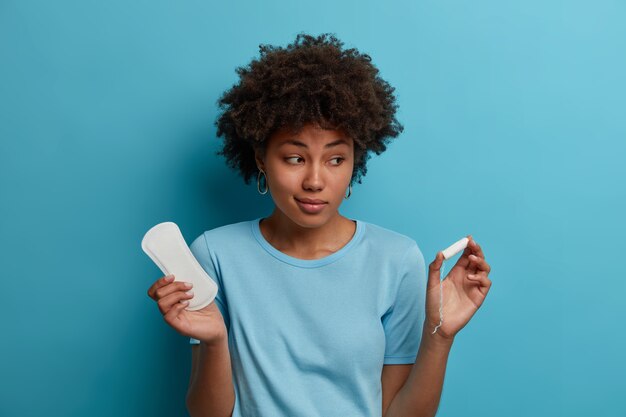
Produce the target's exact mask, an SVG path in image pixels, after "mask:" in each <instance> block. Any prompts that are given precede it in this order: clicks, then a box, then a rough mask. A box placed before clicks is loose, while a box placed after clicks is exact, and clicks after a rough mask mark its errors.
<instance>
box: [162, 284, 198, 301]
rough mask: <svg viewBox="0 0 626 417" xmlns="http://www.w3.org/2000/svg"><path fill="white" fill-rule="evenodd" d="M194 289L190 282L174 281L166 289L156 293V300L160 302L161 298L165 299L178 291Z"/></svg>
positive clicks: (163, 288)
mask: <svg viewBox="0 0 626 417" xmlns="http://www.w3.org/2000/svg"><path fill="white" fill-rule="evenodd" d="M192 287H193V284H192V283H190V282H184V281H174V282H172V283H170V284H168V285H165V286H164V287H161V288H158V289H157V290H156V291H155V300H157V301H158V300H160V299H161V298H165V297H167V296H168V295H170V294H173V293H175V292H176V291H188V290H190V289H191V288H192Z"/></svg>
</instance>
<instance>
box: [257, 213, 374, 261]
mask: <svg viewBox="0 0 626 417" xmlns="http://www.w3.org/2000/svg"><path fill="white" fill-rule="evenodd" d="M261 219H262V217H258V218H256V219H254V220H252V221H251V222H250V224H251V226H252V234H253V235H254V237H255V238H256V240H257V241H258V242H259V244H260V245H261V246H262V247H263V249H265V250H266V251H267V252H268V253H269V254H270V255H272V256H274V257H275V258H277V259H278V260H280V261H283V262H285V263H288V264H290V265H294V266H298V267H301V268H316V267H319V266H324V265H328V264H329V263H331V262H335V261H336V260H338V259H339V258H342V257H343V256H344V255H345V254H346V253H348V252H349V251H350V249H352V247H353V246H355V245H356V244H357V243H358V241H359V240H360V239H361V236H362V235H363V229H364V224H363V222H362V221H361V220H358V219H352V220H354V221H355V222H356V230H355V232H354V235H352V239H350V240H349V241H348V243H346V244H345V245H344V246H343V247H342V248H341V249H339V250H338V251H337V252H334V253H331V254H330V255H327V256H324V257H323V258H319V259H300V258H296V257H293V256H291V255H287V254H286V253H284V252H281V251H279V250H278V249H276V248H275V247H274V246H272V245H271V244H270V243H269V242H268V241H267V240H266V239H265V236H263V233H261V227H260V223H261Z"/></svg>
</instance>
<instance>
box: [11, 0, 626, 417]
mask: <svg viewBox="0 0 626 417" xmlns="http://www.w3.org/2000/svg"><path fill="white" fill-rule="evenodd" d="M625 20H626V5H625V3H624V2H621V1H617V0H616V1H606V0H597V1H588V2H583V1H539V0H526V1H521V0H519V1H516V2H502V1H496V0H491V1H490V0H478V1H472V2H467V1H426V2H415V1H393V2H374V1H368V2H363V1H350V2H340V3H339V4H336V3H335V2H331V1H329V0H320V1H316V2H303V3H297V2H288V1H284V0H274V1H265V2H252V1H246V2H220V3H216V2H207V1H205V2H202V1H197V0H196V1H192V0H189V1H180V2H173V1H162V0H160V1H159V0H152V1H131V2H128V1H121V0H109V1H106V2H104V1H102V2H95V1H84V0H80V1H79V0H75V1H71V0H59V1H55V2H50V1H35V0H19V1H18V0H4V1H2V2H1V3H0V196H1V198H2V203H1V204H0V229H1V232H0V253H1V254H2V272H3V277H2V290H3V291H2V294H3V296H2V298H1V301H2V303H1V306H2V314H1V315H0V317H1V318H0V320H1V322H2V333H3V335H2V342H1V344H0V361H1V362H0V364H1V370H0V373H1V374H2V379H1V382H0V384H1V386H0V388H1V389H0V415H2V416H20V417H29V416H42V415H55V416H57V415H58V416H67V417H70V416H91V417H97V416H112V415H115V416H120V417H121V416H139V415H146V416H173V415H178V416H184V415H186V411H185V405H184V399H185V393H186V389H187V383H188V378H189V371H190V347H189V345H188V339H187V338H186V337H183V336H181V335H179V334H178V333H176V331H174V330H173V329H172V328H170V327H169V326H167V324H166V323H165V322H164V321H163V319H162V316H161V314H160V313H159V311H158V309H157V307H156V305H155V303H154V301H152V300H151V299H150V298H148V296H147V294H146V291H147V288H148V286H149V285H150V284H151V283H152V282H153V281H154V280H155V279H157V278H158V277H159V276H161V274H160V271H159V270H158V268H156V266H155V265H154V264H152V263H151V261H150V259H149V258H148V257H147V256H146V255H145V254H144V253H143V252H142V251H141V249H140V240H141V238H142V236H143V234H144V233H145V232H146V231H147V230H148V229H149V228H150V227H151V226H153V225H154V224H156V223H159V222H162V221H167V220H171V221H175V222H176V223H178V224H179V226H180V227H181V230H182V231H183V234H184V235H185V237H186V238H187V239H188V241H189V240H190V239H193V238H194V237H195V236H197V235H198V234H200V233H201V232H202V231H204V230H207V229H210V228H213V227H217V226H219V225H223V224H227V223H232V222H236V221H242V220H247V219H251V218H254V217H256V216H259V215H267V214H269V213H270V211H271V209H272V204H271V197H270V195H269V194H267V195H264V196H261V195H259V194H258V193H257V191H256V184H254V185H252V184H251V185H249V186H246V185H245V184H244V183H243V181H242V180H241V179H240V178H239V177H238V176H237V175H236V173H235V172H234V171H231V170H230V169H229V168H228V167H227V166H226V164H225V163H224V161H223V159H221V158H220V157H217V156H216V155H215V152H216V151H217V150H218V147H219V140H218V139H217V138H216V137H215V127H214V125H213V122H214V120H215V117H216V115H217V107H216V104H215V101H216V100H217V98H218V97H219V95H220V94H221V92H222V91H224V90H225V89H226V88H229V87H230V86H231V85H232V84H233V83H234V82H235V81H236V73H235V68H236V67H237V66H240V65H244V64H246V63H247V62H248V61H249V60H250V59H251V58H253V57H256V56H258V45H259V44H260V43H270V44H280V45H286V44H287V43H288V42H291V41H293V40H294V39H295V35H296V34H297V33H298V32H300V31H305V32H308V33H311V34H319V33H322V32H334V33H336V34H337V36H338V37H339V38H340V39H342V40H343V41H344V42H345V43H346V46H348V47H357V48H358V49H359V50H360V51H362V52H365V53H368V54H370V55H371V56H372V58H373V61H374V63H375V64H376V65H377V66H378V67H379V69H380V71H381V74H382V76H383V78H385V79H386V80H387V81H389V82H390V83H391V84H392V85H393V86H394V87H396V93H397V96H398V101H399V104H400V112H399V114H398V117H399V120H400V121H401V122H402V123H403V124H404V125H405V132H404V133H403V134H402V135H401V137H400V138H399V139H397V141H395V142H393V143H392V144H391V145H390V147H389V149H388V151H387V152H386V153H384V154H382V155H381V156H378V157H376V156H375V157H373V158H372V159H371V160H370V163H369V165H368V168H369V169H368V173H367V175H366V176H365V177H364V179H363V184H361V185H356V186H355V187H354V188H353V195H352V197H351V198H350V200H347V201H346V202H345V203H344V205H343V206H342V213H343V214H344V215H347V216H351V217H358V218H361V219H363V220H366V221H369V222H373V223H376V224H379V225H381V226H383V227H387V228H390V229H393V230H397V231H399V232H402V233H404V234H407V235H409V236H411V237H413V238H414V239H415V240H416V241H417V242H418V244H419V245H420V247H421V248H422V250H423V252H424V255H425V257H426V258H427V262H430V261H432V259H433V258H434V255H435V253H436V252H437V251H438V250H441V249H443V248H444V247H446V246H447V245H448V244H450V243H452V242H453V241H455V240H457V239H458V238H460V237H462V236H464V235H466V234H469V233H471V234H473V235H474V237H475V239H476V240H477V241H478V242H479V243H480V244H481V245H482V246H483V248H484V251H485V255H486V258H487V260H488V261H489V263H490V264H491V266H492V273H491V276H490V277H491V279H492V281H493V286H492V289H491V291H490V293H489V296H488V297H487V300H486V302H485V304H484V305H483V307H482V308H481V309H480V310H479V312H478V313H477V314H476V315H475V316H474V318H473V319H472V321H471V322H470V323H469V324H468V325H467V326H466V327H465V328H464V329H463V330H462V331H461V333H459V335H458V336H457V338H456V341H455V344H454V346H453V349H452V352H451V355H450V359H449V364H448V370H447V374H446V380H445V385H444V391H443V396H442V400H441V406H440V411H439V413H438V416H441V417H454V416H481V417H491V416H494V417H496V416H497V417H501V416H503V415H506V416H510V417H521V416H581V417H582V416H585V417H587V416H591V415H594V416H603V417H612V416H624V415H626V401H625V400H624V395H623V390H624V383H623V381H624V373H625V372H626V364H625V359H624V355H623V351H624V349H625V345H626V343H625V341H626V339H625V337H624V333H623V329H624V321H625V320H626V313H625V309H624V301H623V300H624V294H626V285H625V283H624V281H625V279H626V277H625V276H624V271H623V267H622V265H621V260H622V259H624V255H623V254H624V250H625V249H626V247H625V246H626V245H625V244H624V237H625V236H626V227H625V224H626V222H625V221H624V213H626V207H625V206H626V204H625V203H626V186H625V183H626V181H625V180H626V168H625V166H626V164H625V161H626V117H625V116H626V76H625V74H626V25H625V24H624V21H625Z"/></svg>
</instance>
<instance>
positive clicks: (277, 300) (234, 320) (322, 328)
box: [189, 218, 426, 417]
mask: <svg viewBox="0 0 626 417" xmlns="http://www.w3.org/2000/svg"><path fill="white" fill-rule="evenodd" d="M260 219H261V218H257V219H255V220H249V221H243V222H240V223H234V224H229V225H225V226H221V227H217V228H215V229H212V230H208V231H206V232H204V233H203V234H201V235H200V236H198V238H196V239H195V240H194V241H193V243H192V244H191V245H190V248H191V252H192V253H193V255H194V256H195V257H196V259H197V260H198V262H199V263H200V265H201V266H202V267H203V268H204V269H205V270H206V272H207V273H208V274H209V276H210V277H212V278H213V279H214V280H215V281H216V283H217V285H218V287H219V290H218V293H217V297H216V300H215V302H216V304H217V306H218V308H219V309H220V311H221V313H222V315H223V316H224V321H225V323H226V327H227V329H228V346H229V350H230V356H231V364H232V373H233V384H234V387H235V397H236V399H235V406H234V410H233V417H270V416H271V417H276V416H290V417H300V416H306V417H315V416H319V417H329V416H342V417H351V416H355V417H356V416H358V417H363V416H376V417H379V416H380V415H382V389H381V373H382V367H383V364H407V363H408V364H410V363H414V362H415V357H416V356H417V351H418V348H419V345H420V341H421V335H422V327H423V323H424V318H425V295H426V267H425V264H424V257H423V255H422V252H421V250H420V249H419V247H418V245H417V243H416V242H415V241H414V240H413V239H411V238H410V237H408V236H405V235H402V234H400V233H397V232H394V231H391V230H388V229H385V228H382V227H380V226H376V225H374V224H371V223H367V222H364V221H362V220H356V232H355V234H354V235H353V237H352V239H351V240H350V241H349V242H348V243H347V244H346V245H345V246H344V247H342V248H341V249H339V250H338V251H337V252H334V253H332V254H331V255H328V256H325V257H323V258H320V259H312V260H305V259H299V258H295V257H292V256H289V255H287V254H285V253H283V252H281V251H279V250H278V249H276V248H274V247H273V246H272V245H271V244H270V243H269V242H268V241H267V240H265V238H264V237H263V235H262V234H261V230H260V228H259V221H260ZM189 342H190V343H199V341H198V340H196V339H194V338H191V339H190V341H189Z"/></svg>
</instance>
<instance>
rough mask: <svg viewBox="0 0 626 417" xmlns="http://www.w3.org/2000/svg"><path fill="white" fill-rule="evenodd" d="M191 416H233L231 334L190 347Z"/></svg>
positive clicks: (188, 397) (189, 395) (188, 405)
mask: <svg viewBox="0 0 626 417" xmlns="http://www.w3.org/2000/svg"><path fill="white" fill-rule="evenodd" d="M186 402H187V410H188V411H189V415H190V416H191V417H230V416H231V415H232V412H233V408H234V406H235V390H234V387H233V378H232V371H231V365H230V353H229V351H228V337H227V336H226V337H222V338H220V340H216V341H214V342H213V343H211V344H207V343H205V342H200V344H197V345H192V347H191V377H190V379H189V389H188V390H187V400H186Z"/></svg>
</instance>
